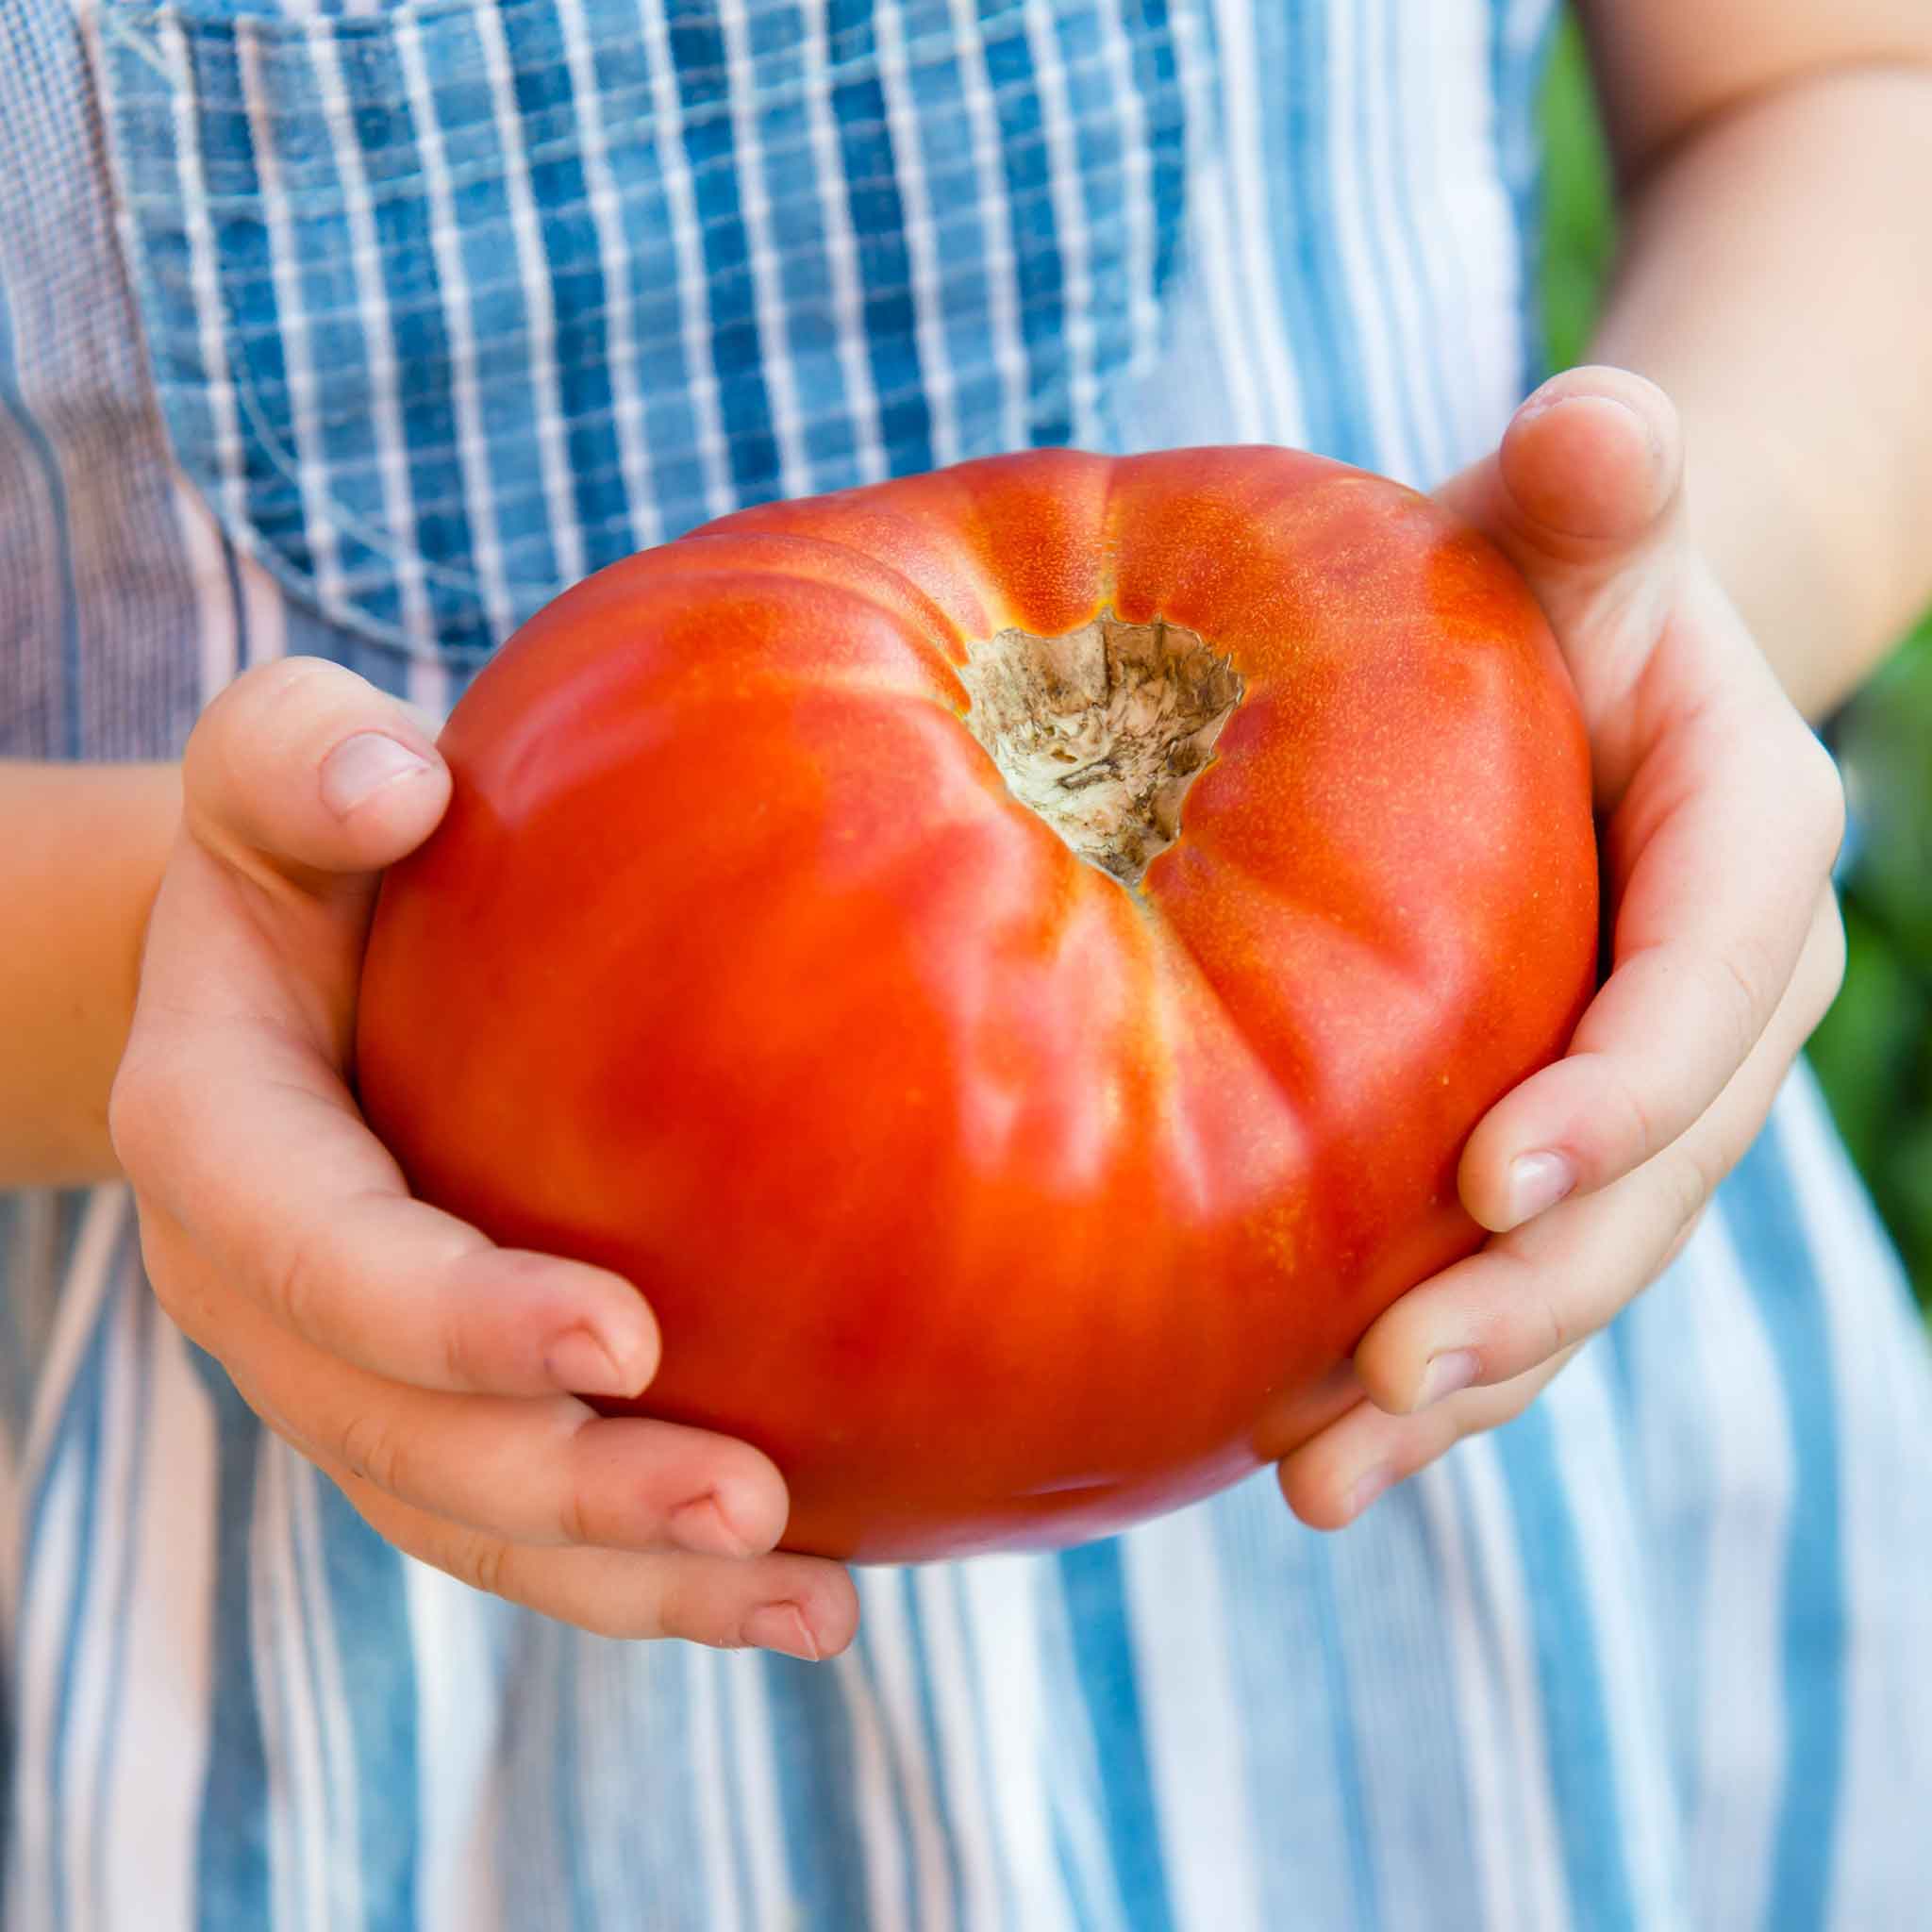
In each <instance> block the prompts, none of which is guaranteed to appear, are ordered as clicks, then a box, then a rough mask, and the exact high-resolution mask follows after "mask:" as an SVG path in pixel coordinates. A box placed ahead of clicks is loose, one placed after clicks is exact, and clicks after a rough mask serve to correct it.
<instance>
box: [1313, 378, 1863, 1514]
mask: <svg viewBox="0 0 1932 1932" xmlns="http://www.w3.org/2000/svg"><path fill="white" fill-rule="evenodd" d="M1684 487H1685V486H1684V463H1683V452H1682V442H1681V437H1680V432H1679V428H1678V424H1677V419H1676V414H1675V411H1674V409H1673V408H1672V407H1671V405H1670V403H1669V401H1668V400H1667V399H1666V398H1665V397H1664V395H1663V394H1662V393H1661V392H1660V391H1658V390H1657V388H1656V387H1655V386H1653V385H1652V384H1650V383H1648V382H1646V381H1644V380H1643V379H1642V378H1641V377H1640V376H1636V375H1629V374H1627V373H1625V372H1624V371H1620V370H1614V369H1576V370H1572V371H1570V372H1568V373H1567V374H1565V375H1559V376H1557V377H1555V378H1554V379H1553V380H1551V381H1550V382H1547V383H1545V384H1544V385H1543V387H1542V388H1541V389H1540V390H1539V391H1537V392H1536V393H1535V394H1534V395H1533V396H1531V397H1530V398H1529V400H1528V401H1527V402H1526V403H1524V405H1523V407H1522V408H1520V409H1519V410H1518V411H1517V413H1516V416H1515V419H1514V421H1513V422H1512V423H1511V424H1510V425H1509V428H1508V431H1507V434H1506V435H1505V436H1504V439H1503V441H1502V445H1501V447H1500V449H1499V450H1498V451H1497V452H1496V454H1495V455H1493V456H1491V457H1490V458H1486V459H1485V460H1483V461H1482V462H1480V463H1478V464H1476V465H1475V466H1474V468H1473V469H1471V470H1468V471H1466V472H1464V473H1463V474H1462V475H1459V476H1457V477H1456V478H1455V479H1454V480H1452V481H1451V482H1450V483H1448V484H1447V485H1446V486H1444V488H1443V489H1442V490H1441V491H1440V492H1439V494H1440V496H1441V500H1442V501H1443V502H1445V503H1446V504H1448V505H1449V506H1450V507H1451V508H1454V509H1456V510H1457V511H1459V512H1460V513H1461V514H1462V515H1464V516H1465V517H1467V518H1469V519H1470V520H1471V521H1472V522H1474V524H1476V525H1478V526H1479V527H1480V528H1482V529H1483V530H1485V531H1486V532H1487V533H1488V534H1489V535H1490V536H1491V538H1492V539H1493V540H1494V541H1496V542H1497V543H1498V544H1499V545H1500V546H1501V547H1502V549H1503V550H1504V551H1505V552H1506V553H1507V555H1508V556H1509V557H1510V558H1511V559H1512V560H1513V561H1514V562H1515V563H1516V565H1517V567H1518V568H1519V569H1520V570H1521V571H1522V572H1523V573H1524V575H1525V576H1526V577H1527V578H1528V580H1529V583H1530V586H1531V588H1532V589H1533V590H1534V591H1535V592H1536V594H1537V596H1538V598H1539V600H1540V601H1541V604H1542V607H1543V608H1544V610H1545V611H1546V612H1547V613H1548V614H1549V618H1550V622H1551V625H1552V626H1553V627H1554V629H1555V631H1556V635H1557V642H1558V644H1559V645H1560V646H1561V648H1562V652H1563V655H1564V658H1565V659H1566V660H1567V662H1568V664H1569V667H1570V672H1571V675H1572V677H1573V678H1574V681H1575V685H1576V689H1577V693H1578V695H1579V697H1580V699H1581V701H1582V706H1583V714H1584V719H1585V722H1586V724H1587V725H1588V728H1589V733H1590V741H1591V757H1592V769H1593V773H1594V785H1595V794H1596V796H1595V806H1596V813H1597V823H1598V827H1599V832H1600V836H1601V838H1602V841H1603V872H1604V885H1605V895H1606V903H1605V911H1606V916H1607V922H1608V929H1609V933H1610V937H1611V957H1610V971H1609V974H1608V976H1607V978H1606V980H1605V982H1604V984H1603V986H1602V987H1601V989H1600V990H1599V991H1598V993H1597V995H1596V998H1595V999H1594V1001H1593V1002H1592V1003H1591V1006H1590V1008H1589V1009H1588V1010H1587V1011H1586V1013H1585V1014H1584V1016H1583V1019H1582V1022H1581V1023H1580V1024H1579V1025H1578V1026H1577V1029H1576V1032H1575V1035H1574V1038H1573V1040H1572V1041H1571V1045H1570V1050H1569V1052H1568V1054H1567V1055H1566V1056H1565V1058H1562V1059H1560V1060H1558V1061H1557V1063H1556V1064H1554V1065H1553V1066H1550V1067H1547V1068H1545V1069H1544V1070H1543V1071H1542V1072H1541V1073H1540V1074H1535V1075H1534V1076H1533V1077H1532V1078H1530V1079H1528V1080H1525V1081H1524V1083H1523V1084H1522V1085H1521V1086H1520V1087H1517V1088H1516V1089H1515V1090H1514V1091H1511V1092H1510V1093H1508V1094H1507V1095H1506V1096H1505V1097H1504V1098H1503V1099H1502V1100H1501V1101H1499V1102H1498V1103H1497V1105H1496V1106H1495V1107H1494V1108H1491V1111H1490V1113H1489V1114H1488V1115H1487V1116H1486V1117H1485V1118H1484V1119H1483V1121H1482V1122H1481V1123H1480V1124H1478V1125H1477V1127H1476V1129H1475V1132H1474V1134H1473V1135H1472V1137H1471V1139H1470V1141H1469V1143H1468V1146H1467V1148H1466V1149H1465V1151H1464V1154H1463V1157H1462V1162H1461V1169H1460V1174H1459V1177H1458V1178H1459V1186H1460V1190H1461V1194H1462V1199H1463V1202H1464V1205H1465V1206H1466V1207H1467V1208H1468V1209H1469V1211H1470V1212H1471V1214H1473V1215H1474V1218H1475V1219H1476V1221H1478V1222H1479V1223H1480V1224H1482V1225H1483V1226H1484V1227H1486V1228H1489V1229H1491V1231H1492V1233H1491V1239H1490V1240H1489V1241H1487V1242H1486V1243H1485V1244H1484V1246H1483V1247H1482V1249H1481V1250H1480V1251H1479V1252H1478V1253H1476V1254H1475V1255H1474V1256H1473V1257H1471V1258H1469V1259H1468V1260H1465V1261H1462V1262H1459V1263H1458V1264H1457V1265H1456V1266H1455V1267H1452V1268H1449V1269H1446V1270H1444V1271H1443V1272H1442V1273H1441V1274H1437V1275H1435V1276H1433V1277H1432V1278H1431V1279H1429V1280H1427V1281H1424V1282H1423V1283H1422V1284H1421V1285H1420V1286H1418V1287H1416V1288H1414V1289H1412V1290H1411V1291H1409V1292H1408V1293H1407V1294H1406V1295H1404V1296H1403V1297H1402V1298H1401V1300H1400V1301H1398V1302H1396V1303H1395V1305H1394V1306H1393V1307H1391V1308H1390V1309H1388V1311H1387V1312H1386V1313H1384V1314H1383V1315H1382V1317H1381V1318H1380V1319H1379V1320H1378V1321H1377V1322H1376V1323H1375V1324H1374V1326H1373V1327H1371V1328H1370V1330H1369V1332H1368V1334H1367V1335H1366V1337H1365V1338H1364V1339H1363V1341H1362V1342H1361V1344H1360V1346H1359V1348H1358V1349H1357V1353H1356V1357H1355V1369H1356V1374H1357V1379H1358V1381H1359V1383H1360V1386H1361V1388H1362V1389H1363V1390H1364V1391H1366V1394H1367V1399H1366V1400H1364V1401H1361V1402H1359V1403H1357V1405H1356V1406H1355V1407H1352V1408H1350V1409H1348V1410H1347V1411H1346V1412H1345V1413H1343V1414H1342V1415H1341V1416H1340V1417H1339V1418H1338V1419H1337V1420H1335V1421H1334V1422H1332V1423H1330V1424H1328V1425H1327V1426H1326V1427H1324V1429H1322V1430H1321V1431H1320V1432H1319V1433H1318V1434H1316V1435H1314V1436H1312V1437H1311V1438H1309V1440H1308V1441H1306V1442H1304V1443H1302V1444H1301V1445H1300V1446H1299V1447H1297V1448H1296V1449H1295V1451H1294V1452H1293V1453H1292V1454H1291V1456H1289V1457H1287V1458H1286V1460H1285V1461H1284V1462H1283V1463H1282V1465H1281V1483H1282V1489H1283V1491H1284V1492H1285V1494H1286V1495H1287V1497H1288V1500H1289V1503H1290V1505H1291V1507H1293V1509H1294V1510H1295V1512H1296V1514H1297V1515H1299V1516H1300V1517H1302V1518H1303V1519H1304V1521H1306V1522H1307V1523H1309V1524H1314V1525H1315V1526H1317V1527H1320V1528H1332V1527H1337V1526H1339V1525H1341V1524H1345V1523H1347V1522H1350V1521H1351V1520H1353V1519H1354V1518H1355V1517H1356V1516H1357V1515H1358V1514H1359V1513H1360V1512H1361V1510H1363V1509H1364V1508H1366V1507H1368V1505H1369V1504H1370V1503H1372V1502H1373V1501H1374V1498H1375V1497H1376V1496H1377V1495H1379V1494H1380V1493H1381V1492H1382V1491H1384V1490H1386V1489H1387V1488H1388V1487H1389V1486H1390V1485H1391V1483H1394V1482H1398V1481H1400V1480H1402V1479H1403V1478H1404V1477H1406V1476H1408V1475H1411V1474H1414V1473H1415V1472H1416V1471H1417V1470H1419V1469H1421V1468H1422V1467H1423V1466H1424V1464H1426V1463H1428V1462H1430V1461H1432V1460H1434V1458H1435V1457H1438V1456H1440V1455H1441V1454H1442V1452H1443V1451H1444V1450H1445V1449H1447V1448H1449V1447H1450V1446H1451V1445H1452V1444H1453V1443H1455V1442H1456V1441H1458V1440H1460V1439H1461V1438H1462V1437H1464V1436H1467V1435H1469V1434H1471V1433H1472V1432H1474V1431H1476V1430H1480V1429H1487V1428H1492V1427H1494V1426H1495V1425H1496V1424H1500V1423H1503V1422H1507V1421H1508V1420H1509V1419H1511V1418H1512V1417H1514V1416H1516V1415H1518V1414H1520V1413H1521V1412H1522V1410H1523V1409H1524V1407H1527V1406H1528V1404H1529V1403H1530V1401H1531V1400H1532V1399H1533V1398H1534V1397H1535V1396H1536V1394H1537V1393H1538V1391H1540V1390H1541V1388H1542V1387H1543V1386H1544V1384H1545V1383H1547V1382H1548V1381H1549V1379H1550V1378H1551V1376H1552V1375H1554V1374H1556V1373H1557V1370H1558V1369H1559V1368H1560V1367H1561V1366H1562V1365H1563V1363H1564V1362H1565V1361H1566V1360H1567V1359H1568V1358H1569V1357H1570V1356H1571V1355H1572V1354H1573V1353H1574V1350H1575V1349H1576V1348H1577V1346H1578V1345H1579V1344H1580V1343H1581V1342H1582V1341H1584V1340H1585V1339H1586V1338H1588V1337H1589V1336H1591V1335H1592V1334H1594V1333H1595V1332H1596V1331H1597V1330H1598V1329H1600V1328H1602V1327H1603V1326H1604V1325H1605V1324H1607V1323H1608V1322H1609V1321H1610V1320H1611V1318H1612V1317H1613V1316H1615V1315H1616V1314H1617V1313H1618V1312H1619V1310H1621V1309H1622V1308H1623V1307H1625V1306H1626V1305H1627V1304H1628V1303H1629V1302H1630V1301H1631V1300H1633V1299H1634V1298H1635V1296H1636V1295H1637V1294H1638V1293H1639V1292H1640V1291H1641V1290H1642V1289H1643V1288H1644V1287H1645V1286H1646V1285H1647V1284H1648V1283H1649V1282H1650V1281H1652V1280H1653V1279H1654V1278H1655V1277H1656V1276H1657V1274H1659V1273H1660V1272H1661V1271H1662V1270H1663V1268H1664V1267H1665V1266H1666V1265H1667V1264H1668V1263H1669V1262H1670V1260H1671V1259H1672V1258H1673V1257H1674V1255H1675V1254H1676V1253H1677V1251H1678V1250H1679V1248H1681V1247H1682V1245H1683V1243H1684V1242H1685V1241H1686V1240H1687V1239H1688V1238H1689V1236H1690V1233H1691V1228H1692V1227H1693V1225H1694V1224H1695V1223H1696V1221H1697V1218H1698V1216H1699V1214H1700V1213H1701V1212H1702V1210H1703V1208H1704V1207H1705V1205H1706V1203H1707V1201H1708V1200H1709V1199H1710V1196H1711V1193H1712V1191H1714V1190H1715V1188H1716V1187H1717V1184H1718V1183H1719V1181H1720V1180H1722V1179H1723V1177H1724V1174H1727V1173H1728V1172H1729V1171H1730V1169H1731V1168H1732V1167H1733V1166H1735V1165H1736V1163H1737V1162H1738V1160H1739V1159H1740V1158H1741V1157H1742V1155H1743V1153H1744V1151H1745V1150H1746V1148H1747V1147H1748V1146H1749V1145H1750V1143H1751V1141H1752V1140H1753V1138H1754V1137H1755V1136H1756V1134H1757V1130H1758V1128H1759V1127H1760V1126H1761V1125H1762V1124H1763V1122H1764V1119H1765V1116H1766V1114H1767V1113H1768V1112H1769V1111H1770V1108H1771V1105H1772V1102H1773V1100H1774V1097H1775V1095H1776V1093H1777V1091H1778V1087H1779V1084H1780V1083H1781V1081H1782V1080H1783V1078H1784V1076H1785V1074H1786V1072H1787V1071H1788V1069H1789V1068H1790V1064H1791V1062H1792V1060H1793V1059H1794V1058H1796V1056H1797V1054H1798V1051H1799V1049H1800V1048H1801V1047H1802V1046H1803V1045H1804V1042H1805V1041H1806V1039H1807V1036H1808V1035H1809V1034H1810V1032H1811V1029H1812V1028H1813V1026H1815V1025H1816V1024H1817V1023H1818V1021H1819V1020H1820V1019H1821V1018H1822V1017H1823V1015H1824V1010H1825V1008H1827V1007H1828V1006H1829V1005H1830V1003H1831V1000H1832V998H1833V996H1834V995H1835V993H1836V992H1837V990H1838V986H1839V981H1840V976H1841V974H1842V971H1843V963H1844V938H1843V931H1842V927H1841V926H1840V921H1839V914H1838V907H1837V902H1836V900H1835V898H1834V896H1833V893H1832V890H1831V882H1830V878H1831V868H1832V863H1833V860H1834V859H1835V858H1836V856H1837V853H1838V849H1839V842H1840V838H1841V837H1842V834H1843V828H1844V802H1843V794H1842V791H1841V790H1840V784H1839V779H1838V774H1837V772H1836V769H1835V767H1834V766H1833V764H1832V762H1831V759H1830V758H1829V756H1828V755H1827V754H1826V753H1825V751H1824V748H1823V746H1821V745H1820V743H1819V742H1818V741H1817V740H1816V739H1815V738H1814V737H1813V736H1812V734H1811V732H1810V731H1809V730H1808V729H1807V726H1806V724H1805V723H1804V721H1803V720H1802V719H1801V718H1800V717H1799V715H1798V714H1797V712H1796V711H1795V710H1794V709H1793V708H1791V706H1790V703H1789V702H1788V700H1787V699H1786V697H1785V695H1784V693H1783V691H1782V690H1781V689H1780V687H1779V685H1778V683H1777V680H1776V678H1775V677H1774V675H1773V674H1772V672H1771V670H1770V668H1769V666H1768V665H1767V663H1766V662H1765V660H1764V658H1762V656H1761V655H1760V654H1759V652H1758V650H1757V646H1756V645H1755V644H1754V642H1753V641H1752V639H1751V637H1750V635H1749V633H1748V632H1747V631H1746V629H1745V627H1744V625H1743V623H1742V621H1741V620H1740V617H1739V615H1738V613H1737V611H1736V609H1735V608H1733V606H1732V605H1731V604H1730V602H1729V601H1728V599H1727V598H1726V597H1725V595H1724V591H1723V590H1722V589H1721V588H1720V586H1719V585H1718V583H1717V581H1716V579H1715V577H1714V576H1713V575H1712V574H1711V572H1710V570H1709V568H1708V567H1707V564H1706V563H1705V562H1704V560H1703V559H1702V558H1701V557H1700V556H1699V554H1698V552H1697V550H1696V548H1695V547H1694V545H1693V544H1692V542H1691V535H1690V529H1689V525H1688V523H1687V521H1686V515H1685V507H1684ZM1529 883H1533V882H1529V881H1526V882H1525V884H1529Z"/></svg>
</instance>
